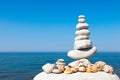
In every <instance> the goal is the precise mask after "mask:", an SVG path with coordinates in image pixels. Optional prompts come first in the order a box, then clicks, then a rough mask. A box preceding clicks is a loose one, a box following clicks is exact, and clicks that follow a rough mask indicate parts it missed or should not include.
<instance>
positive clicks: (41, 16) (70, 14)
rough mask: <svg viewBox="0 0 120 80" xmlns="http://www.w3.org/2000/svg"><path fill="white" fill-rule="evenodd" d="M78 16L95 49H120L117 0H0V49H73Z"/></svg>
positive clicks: (46, 50)
mask: <svg viewBox="0 0 120 80" xmlns="http://www.w3.org/2000/svg"><path fill="white" fill-rule="evenodd" d="M79 15H85V16H86V22H87V23H88V24H89V25H90V28H89V30H90V32H91V35H90V39H91V41H92V43H93V46H95V47H97V50H98V51H100V52H105V51H108V52H111V51H113V52H119V51H120V0H0V52H48V51H52V52H54V51H55V52H56V51H69V50H73V49H74V38H75V31H76V24H77V23H78V22H77V19H78V16H79Z"/></svg>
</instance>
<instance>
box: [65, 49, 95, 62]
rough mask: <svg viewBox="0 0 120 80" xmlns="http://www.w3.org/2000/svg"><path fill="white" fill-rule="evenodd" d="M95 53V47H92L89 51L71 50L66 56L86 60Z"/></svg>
mask: <svg viewBox="0 0 120 80" xmlns="http://www.w3.org/2000/svg"><path fill="white" fill-rule="evenodd" d="M96 51H97V49H96V47H93V48H91V49H89V50H71V51H69V52H68V54H67V55H68V56H69V57H70V58H73V59H77V60H78V59H83V58H88V57H90V56H92V55H93V54H95V53H96Z"/></svg>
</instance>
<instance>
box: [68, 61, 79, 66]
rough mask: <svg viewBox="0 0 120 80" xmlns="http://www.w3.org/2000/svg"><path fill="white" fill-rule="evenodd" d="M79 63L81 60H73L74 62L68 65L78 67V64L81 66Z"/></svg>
mask: <svg viewBox="0 0 120 80" xmlns="http://www.w3.org/2000/svg"><path fill="white" fill-rule="evenodd" d="M79 64H80V62H79V60H77V61H73V62H71V63H69V64H68V65H69V66H71V67H77V66H79Z"/></svg>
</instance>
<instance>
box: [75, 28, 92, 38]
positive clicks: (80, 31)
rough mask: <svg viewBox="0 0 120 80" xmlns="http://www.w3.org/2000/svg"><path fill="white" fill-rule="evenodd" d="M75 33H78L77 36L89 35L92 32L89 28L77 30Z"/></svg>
mask: <svg viewBox="0 0 120 80" xmlns="http://www.w3.org/2000/svg"><path fill="white" fill-rule="evenodd" d="M75 34H76V35H77V36H81V35H82V36H89V35H90V32H89V31H88V30H87V29H82V30H77V31H76V32H75Z"/></svg>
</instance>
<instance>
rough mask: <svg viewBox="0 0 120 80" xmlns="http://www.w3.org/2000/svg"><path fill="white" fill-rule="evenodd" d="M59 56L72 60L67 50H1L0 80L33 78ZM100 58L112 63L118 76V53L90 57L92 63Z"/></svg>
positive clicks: (30, 79) (67, 60)
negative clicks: (45, 65) (43, 66)
mask: <svg viewBox="0 0 120 80" xmlns="http://www.w3.org/2000/svg"><path fill="white" fill-rule="evenodd" d="M59 58H63V59H65V62H66V64H68V63H69V62H71V61H73V59H71V58H69V57H67V52H3V53H2V52H1V53H0V80H33V77H34V76H36V75H37V74H38V73H40V72H41V71H42V69H41V67H42V65H44V64H45V63H48V62H49V63H54V62H56V60H57V59H59ZM100 60H102V61H105V62H106V63H107V64H110V65H112V66H113V67H114V69H115V73H116V74H117V75H118V76H119V77H120V53H116V52H99V53H96V54H95V55H94V56H92V57H91V58H90V61H91V62H92V63H94V62H96V61H100Z"/></svg>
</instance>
